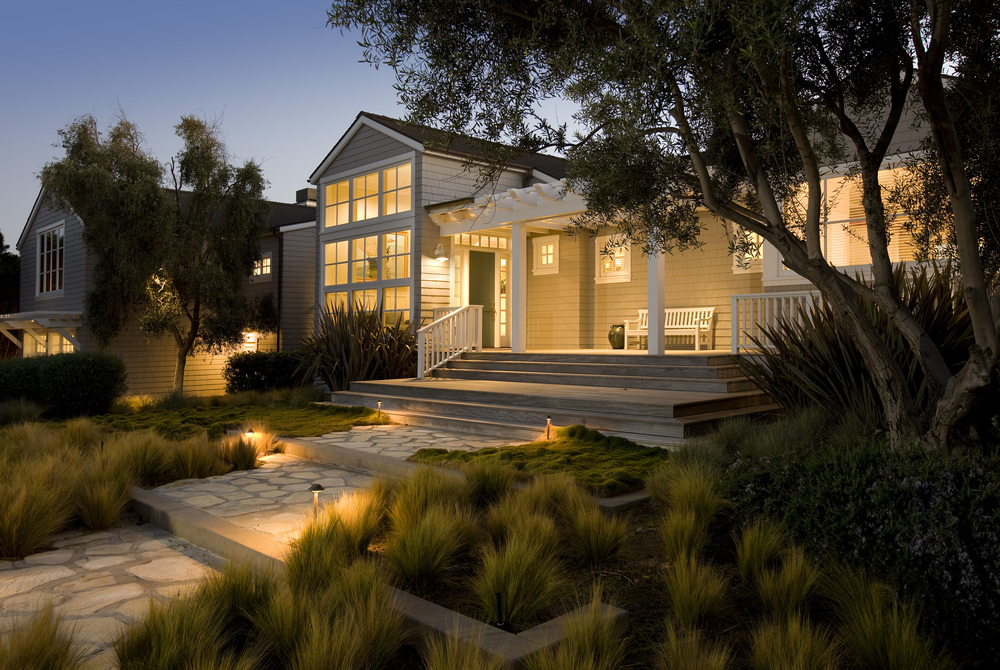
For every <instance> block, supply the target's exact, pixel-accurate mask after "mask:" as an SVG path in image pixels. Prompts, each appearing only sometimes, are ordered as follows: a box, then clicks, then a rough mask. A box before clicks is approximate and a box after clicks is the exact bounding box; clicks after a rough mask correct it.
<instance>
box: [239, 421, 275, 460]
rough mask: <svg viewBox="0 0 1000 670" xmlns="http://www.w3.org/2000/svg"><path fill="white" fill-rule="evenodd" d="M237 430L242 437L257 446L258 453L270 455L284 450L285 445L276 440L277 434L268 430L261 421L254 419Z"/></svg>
mask: <svg viewBox="0 0 1000 670" xmlns="http://www.w3.org/2000/svg"><path fill="white" fill-rule="evenodd" d="M239 430H240V433H241V434H242V435H244V436H246V437H247V439H248V440H252V441H253V442H254V443H255V444H256V445H257V451H258V453H261V454H271V453H280V452H284V450H285V445H284V443H283V442H282V441H281V440H279V439H278V435H277V433H275V432H274V431H273V430H271V429H270V428H268V427H267V424H266V423H264V422H263V421H260V420H256V419H253V420H250V421H245V422H243V423H242V424H240V428H239Z"/></svg>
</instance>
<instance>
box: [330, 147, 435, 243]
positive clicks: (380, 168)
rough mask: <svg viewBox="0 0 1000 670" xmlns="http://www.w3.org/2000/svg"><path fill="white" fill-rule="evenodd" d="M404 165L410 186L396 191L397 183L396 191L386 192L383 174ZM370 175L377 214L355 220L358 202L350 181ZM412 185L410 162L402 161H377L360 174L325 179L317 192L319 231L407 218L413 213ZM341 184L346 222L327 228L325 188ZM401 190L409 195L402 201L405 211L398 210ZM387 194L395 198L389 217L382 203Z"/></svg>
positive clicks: (413, 179) (412, 172) (413, 193)
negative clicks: (373, 180)
mask: <svg viewBox="0 0 1000 670" xmlns="http://www.w3.org/2000/svg"><path fill="white" fill-rule="evenodd" d="M404 165H409V166H410V185H409V186H404V187H402V188H400V187H399V185H398V183H397V187H396V188H394V189H390V190H389V191H387V190H386V188H385V186H386V185H385V173H386V171H387V170H392V169H398V168H400V167H402V166H404ZM372 174H374V175H376V181H377V184H378V192H377V193H376V194H375V196H374V197H375V207H376V209H377V212H378V213H377V214H376V215H375V216H368V217H366V218H363V219H356V218H355V216H354V214H355V203H356V202H358V201H359V200H361V198H357V197H355V189H354V180H355V179H358V178H361V177H367V176H369V175H372ZM415 181H416V175H415V173H414V166H413V160H412V159H405V160H399V159H390V160H388V161H379V162H378V163H373V164H371V165H368V166H366V167H365V169H363V170H360V171H358V172H352V173H343V174H338V175H334V176H332V177H328V178H327V179H324V180H323V181H322V182H321V183H320V190H321V194H322V195H321V197H322V200H323V202H322V208H321V209H322V211H321V216H322V222H323V225H322V230H326V231H332V230H335V229H338V228H342V227H343V226H351V225H356V224H370V223H374V222H377V221H381V220H383V219H392V218H393V217H399V216H407V215H409V216H412V215H413V210H414V195H415V191H416V186H415V183H414V182H415ZM341 182H346V183H347V200H346V201H344V202H345V203H346V204H347V221H345V222H343V223H340V224H334V225H331V224H328V223H327V220H326V215H327V206H328V205H329V203H328V202H327V201H326V196H327V187H330V186H335V185H336V184H339V183H341ZM404 190H408V191H409V194H410V195H409V200H408V201H405V202H407V203H408V205H407V208H406V209H405V210H401V209H399V203H400V202H401V201H400V200H399V199H398V195H399V192H400V191H404ZM388 192H392V193H395V194H396V196H397V200H396V211H395V212H393V213H392V214H386V213H385V200H384V199H385V196H386V194H387V193H388Z"/></svg>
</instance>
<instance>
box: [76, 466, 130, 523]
mask: <svg viewBox="0 0 1000 670" xmlns="http://www.w3.org/2000/svg"><path fill="white" fill-rule="evenodd" d="M131 498H132V478H131V476H130V475H129V473H128V472H127V471H126V470H124V469H123V468H122V467H120V466H118V465H117V464H115V463H113V462H110V461H109V459H105V458H100V459H98V460H96V461H94V462H92V463H91V464H90V465H89V466H87V467H85V468H84V470H83V472H82V474H81V475H80V477H79V479H78V480H77V484H76V494H75V496H74V499H75V504H76V514H77V516H79V517H80V521H82V522H83V525H84V526H86V527H87V528H89V529H91V530H100V529H102V528H107V527H109V526H111V525H113V524H114V523H115V522H117V521H118V519H120V518H121V516H122V512H124V511H125V507H126V505H128V503H129V500H131Z"/></svg>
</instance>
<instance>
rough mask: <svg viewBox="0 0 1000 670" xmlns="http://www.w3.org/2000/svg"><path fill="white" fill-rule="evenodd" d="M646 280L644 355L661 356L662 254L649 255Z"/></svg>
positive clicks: (663, 267) (663, 268)
mask: <svg viewBox="0 0 1000 670" xmlns="http://www.w3.org/2000/svg"><path fill="white" fill-rule="evenodd" d="M647 258H648V272H647V279H646V302H647V307H648V309H649V314H648V317H647V318H648V322H649V336H648V337H647V338H646V353H647V354H648V355H650V356H653V355H662V354H663V352H664V349H665V342H664V339H665V338H664V337H663V321H664V314H663V310H664V305H665V304H666V303H665V293H666V289H665V288H664V283H665V282H666V275H665V273H664V270H665V268H666V264H665V263H664V262H663V252H662V251H661V252H660V253H658V254H649V256H648V257H647Z"/></svg>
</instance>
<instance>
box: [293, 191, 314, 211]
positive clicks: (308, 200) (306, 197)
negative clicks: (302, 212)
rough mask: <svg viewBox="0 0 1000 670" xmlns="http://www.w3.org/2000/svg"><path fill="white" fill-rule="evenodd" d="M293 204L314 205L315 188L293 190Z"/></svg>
mask: <svg viewBox="0 0 1000 670" xmlns="http://www.w3.org/2000/svg"><path fill="white" fill-rule="evenodd" d="M295 204H296V205H304V206H305V207H315V206H316V189H314V188H301V189H299V190H298V191H296V192H295Z"/></svg>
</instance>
